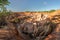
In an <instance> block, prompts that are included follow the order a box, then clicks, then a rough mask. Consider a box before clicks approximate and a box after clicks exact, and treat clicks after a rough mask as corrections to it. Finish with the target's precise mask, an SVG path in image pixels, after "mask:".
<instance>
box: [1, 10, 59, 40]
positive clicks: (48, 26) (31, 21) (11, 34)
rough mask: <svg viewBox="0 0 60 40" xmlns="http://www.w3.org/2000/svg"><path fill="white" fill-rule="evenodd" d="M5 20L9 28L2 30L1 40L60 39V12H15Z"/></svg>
mask: <svg viewBox="0 0 60 40" xmlns="http://www.w3.org/2000/svg"><path fill="white" fill-rule="evenodd" d="M54 13H55V14H54ZM57 13H58V14H59V15H58V14H57ZM5 19H6V23H7V24H6V25H5V26H7V27H2V28H1V29H0V40H59V39H60V11H56V12H53V13H51V14H50V13H48V12H15V13H13V14H10V15H9V16H7V17H6V18H5Z"/></svg>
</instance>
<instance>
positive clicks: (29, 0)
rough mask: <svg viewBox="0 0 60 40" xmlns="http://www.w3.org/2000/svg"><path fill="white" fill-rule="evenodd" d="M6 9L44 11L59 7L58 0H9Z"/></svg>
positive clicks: (59, 0)
mask: <svg viewBox="0 0 60 40" xmlns="http://www.w3.org/2000/svg"><path fill="white" fill-rule="evenodd" d="M9 2H10V4H9V5H8V6H7V9H8V10H11V11H14V12H21V11H46V10H53V9H60V0H9Z"/></svg>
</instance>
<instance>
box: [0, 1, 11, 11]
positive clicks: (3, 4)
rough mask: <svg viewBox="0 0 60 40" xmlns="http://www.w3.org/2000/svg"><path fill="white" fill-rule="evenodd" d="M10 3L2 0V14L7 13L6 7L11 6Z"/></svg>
mask: <svg viewBox="0 0 60 40" xmlns="http://www.w3.org/2000/svg"><path fill="white" fill-rule="evenodd" d="M9 4H10V2H9V1H8V0H0V8H1V10H2V12H6V10H7V9H6V7H5V6H6V5H9Z"/></svg>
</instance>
